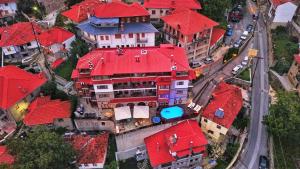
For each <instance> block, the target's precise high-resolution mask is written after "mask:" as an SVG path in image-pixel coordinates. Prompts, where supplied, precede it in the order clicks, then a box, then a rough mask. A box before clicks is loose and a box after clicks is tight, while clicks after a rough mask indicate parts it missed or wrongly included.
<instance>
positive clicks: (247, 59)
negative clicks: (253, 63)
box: [242, 56, 249, 66]
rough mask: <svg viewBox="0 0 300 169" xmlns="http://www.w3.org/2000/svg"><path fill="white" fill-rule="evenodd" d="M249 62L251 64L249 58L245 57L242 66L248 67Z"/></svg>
mask: <svg viewBox="0 0 300 169" xmlns="http://www.w3.org/2000/svg"><path fill="white" fill-rule="evenodd" d="M248 62H249V57H248V56H245V57H244V59H243V61H242V65H243V66H246V65H248Z"/></svg>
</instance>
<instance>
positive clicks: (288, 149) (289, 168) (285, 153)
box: [273, 135, 300, 169]
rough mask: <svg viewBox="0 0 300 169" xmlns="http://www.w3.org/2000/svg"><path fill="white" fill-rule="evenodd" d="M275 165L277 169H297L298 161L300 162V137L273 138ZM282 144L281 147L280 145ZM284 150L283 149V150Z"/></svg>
mask: <svg viewBox="0 0 300 169" xmlns="http://www.w3.org/2000/svg"><path fill="white" fill-rule="evenodd" d="M273 140H274V147H273V148H274V163H275V168H276V169H295V168H297V167H296V163H295V162H296V160H300V142H299V140H300V136H299V135H298V136H295V137H291V138H286V137H282V138H280V141H279V137H275V136H274V137H273ZM280 144H281V145H280ZM281 148H282V149H281Z"/></svg>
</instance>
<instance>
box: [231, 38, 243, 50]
mask: <svg viewBox="0 0 300 169" xmlns="http://www.w3.org/2000/svg"><path fill="white" fill-rule="evenodd" d="M242 42H243V40H242V39H239V40H237V41H236V42H235V43H234V44H233V47H234V48H239V47H241V46H242Z"/></svg>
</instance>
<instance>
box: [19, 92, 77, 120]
mask: <svg viewBox="0 0 300 169" xmlns="http://www.w3.org/2000/svg"><path fill="white" fill-rule="evenodd" d="M28 110H29V112H28V113H27V114H26V116H25V118H24V123H25V125H27V126H35V125H40V124H52V123H53V122H54V120H55V119H61V118H69V117H71V103H70V102H69V101H60V100H50V96H46V97H39V98H37V99H35V100H34V101H33V102H32V103H31V104H30V106H29V108H28Z"/></svg>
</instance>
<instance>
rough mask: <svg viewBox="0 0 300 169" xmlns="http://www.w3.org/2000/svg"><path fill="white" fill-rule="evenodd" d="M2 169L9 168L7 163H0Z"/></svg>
mask: <svg viewBox="0 0 300 169" xmlns="http://www.w3.org/2000/svg"><path fill="white" fill-rule="evenodd" d="M0 169H9V166H8V165H7V164H0Z"/></svg>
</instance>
